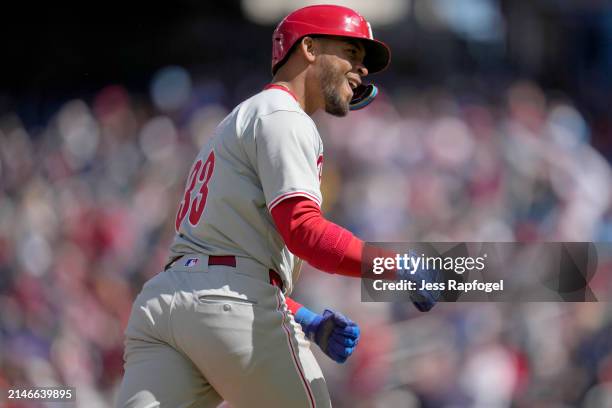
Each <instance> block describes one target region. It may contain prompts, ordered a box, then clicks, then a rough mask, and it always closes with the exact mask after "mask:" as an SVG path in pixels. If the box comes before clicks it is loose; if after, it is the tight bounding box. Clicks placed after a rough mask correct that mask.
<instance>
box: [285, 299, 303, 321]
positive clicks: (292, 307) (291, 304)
mask: <svg viewBox="0 0 612 408" xmlns="http://www.w3.org/2000/svg"><path fill="white" fill-rule="evenodd" d="M285 303H287V309H289V311H290V312H291V313H292V314H293V315H294V316H295V314H296V313H297V311H298V310H300V308H301V307H302V306H303V305H302V304H301V303H298V302H296V301H295V300H293V299H291V298H290V297H285Z"/></svg>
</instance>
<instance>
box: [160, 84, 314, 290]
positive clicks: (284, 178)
mask: <svg viewBox="0 0 612 408" xmlns="http://www.w3.org/2000/svg"><path fill="white" fill-rule="evenodd" d="M322 163H323V142H322V140H321V137H320V135H319V132H318V131H317V128H316V126H315V124H314V122H313V121H312V119H311V118H310V116H308V115H307V114H306V113H305V112H304V111H303V110H302V108H301V107H300V105H299V103H298V102H297V100H296V99H295V98H294V97H293V95H292V94H290V93H289V92H288V91H286V90H284V89H278V88H269V89H266V90H264V91H262V92H260V93H259V94H257V95H255V96H253V97H251V98H249V99H247V100H246V101H244V102H242V103H241V104H240V105H238V106H237V107H236V108H235V109H234V110H233V111H232V112H231V113H230V114H229V115H228V116H227V117H226V118H225V119H224V120H223V121H222V122H221V123H220V124H219V126H217V128H216V130H215V133H214V135H213V137H212V139H211V140H210V141H209V142H208V143H207V144H206V146H204V147H203V148H202V150H201V151H200V153H199V154H198V156H197V157H196V160H195V162H194V164H193V166H192V168H191V170H190V172H189V175H188V178H187V183H186V188H185V193H184V197H183V200H182V201H181V203H180V204H179V209H178V213H177V215H176V223H175V225H176V231H177V234H176V237H175V239H174V243H173V244H172V246H171V248H170V251H171V254H170V256H171V257H176V256H178V255H182V254H187V253H194V252H196V253H203V254H208V255H234V256H237V257H248V258H252V259H254V260H256V261H257V262H259V263H261V264H262V265H263V266H265V267H267V268H270V269H273V270H275V271H277V272H278V273H279V274H280V275H281V278H282V279H283V282H284V284H285V288H286V290H287V293H290V292H291V290H292V288H293V282H294V281H295V280H297V277H298V275H299V270H300V267H301V260H300V259H299V258H297V257H296V256H294V255H293V254H292V253H291V252H290V251H289V250H288V249H287V247H286V246H285V244H284V242H283V239H282V237H281V236H280V234H279V233H278V231H277V229H276V227H275V225H274V221H273V219H272V216H271V214H270V211H271V210H272V208H274V206H276V205H278V203H280V202H281V201H283V200H284V199H287V198H291V197H296V196H302V197H307V198H309V199H310V200H312V201H314V202H316V203H317V204H318V205H319V206H320V205H321V201H322V197H321V190H320V176H321V167H322Z"/></svg>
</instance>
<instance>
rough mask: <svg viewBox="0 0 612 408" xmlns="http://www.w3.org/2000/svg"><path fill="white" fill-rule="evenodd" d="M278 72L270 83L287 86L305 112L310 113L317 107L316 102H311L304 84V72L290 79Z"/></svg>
mask: <svg viewBox="0 0 612 408" xmlns="http://www.w3.org/2000/svg"><path fill="white" fill-rule="evenodd" d="M279 74H280V72H279V73H278V74H277V75H275V76H274V78H273V79H272V82H271V83H272V84H274V85H279V86H282V87H284V88H287V90H288V91H289V92H290V93H292V94H293V95H294V96H295V98H296V99H297V101H298V103H299V104H300V106H301V107H302V109H303V110H304V112H306V114H308V115H312V114H313V113H315V112H316V111H317V110H318V109H319V107H318V106H317V104H315V103H313V102H314V101H312V99H313V98H311V97H309V92H308V90H307V89H306V86H305V84H306V80H305V72H303V73H302V74H301V75H297V76H293V77H292V78H291V79H289V78H286V77H284V76H283V75H279Z"/></svg>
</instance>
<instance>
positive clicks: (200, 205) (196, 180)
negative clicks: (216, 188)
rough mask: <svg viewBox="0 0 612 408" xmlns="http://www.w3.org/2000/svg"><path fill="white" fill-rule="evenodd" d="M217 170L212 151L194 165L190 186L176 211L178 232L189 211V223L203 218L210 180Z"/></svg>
mask: <svg viewBox="0 0 612 408" xmlns="http://www.w3.org/2000/svg"><path fill="white" fill-rule="evenodd" d="M214 170H215V152H214V151H211V152H210V154H209V155H208V158H207V159H206V161H205V162H202V159H200V160H198V161H197V162H196V163H195V165H194V166H193V168H192V170H191V173H190V174H189V178H188V181H187V182H188V187H187V189H186V190H185V196H184V197H183V200H182V201H181V203H180V204H179V209H178V212H177V213H176V221H175V224H174V226H175V227H176V231H177V232H178V230H179V228H180V226H181V223H182V222H183V220H184V219H185V216H186V215H187V213H189V218H188V219H189V223H190V224H191V225H192V226H194V227H195V226H196V225H197V224H198V222H200V218H202V213H203V212H204V206H205V205H206V197H207V196H208V182H209V181H210V178H211V177H212V174H213V171H214ZM197 186H199V187H200V188H199V190H198V191H197V193H195V194H194V190H195V189H196V187H197Z"/></svg>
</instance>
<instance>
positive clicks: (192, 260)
mask: <svg viewBox="0 0 612 408" xmlns="http://www.w3.org/2000/svg"><path fill="white" fill-rule="evenodd" d="M197 263H198V258H189V259H187V260H186V261H185V266H194V265H195V264H197Z"/></svg>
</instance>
